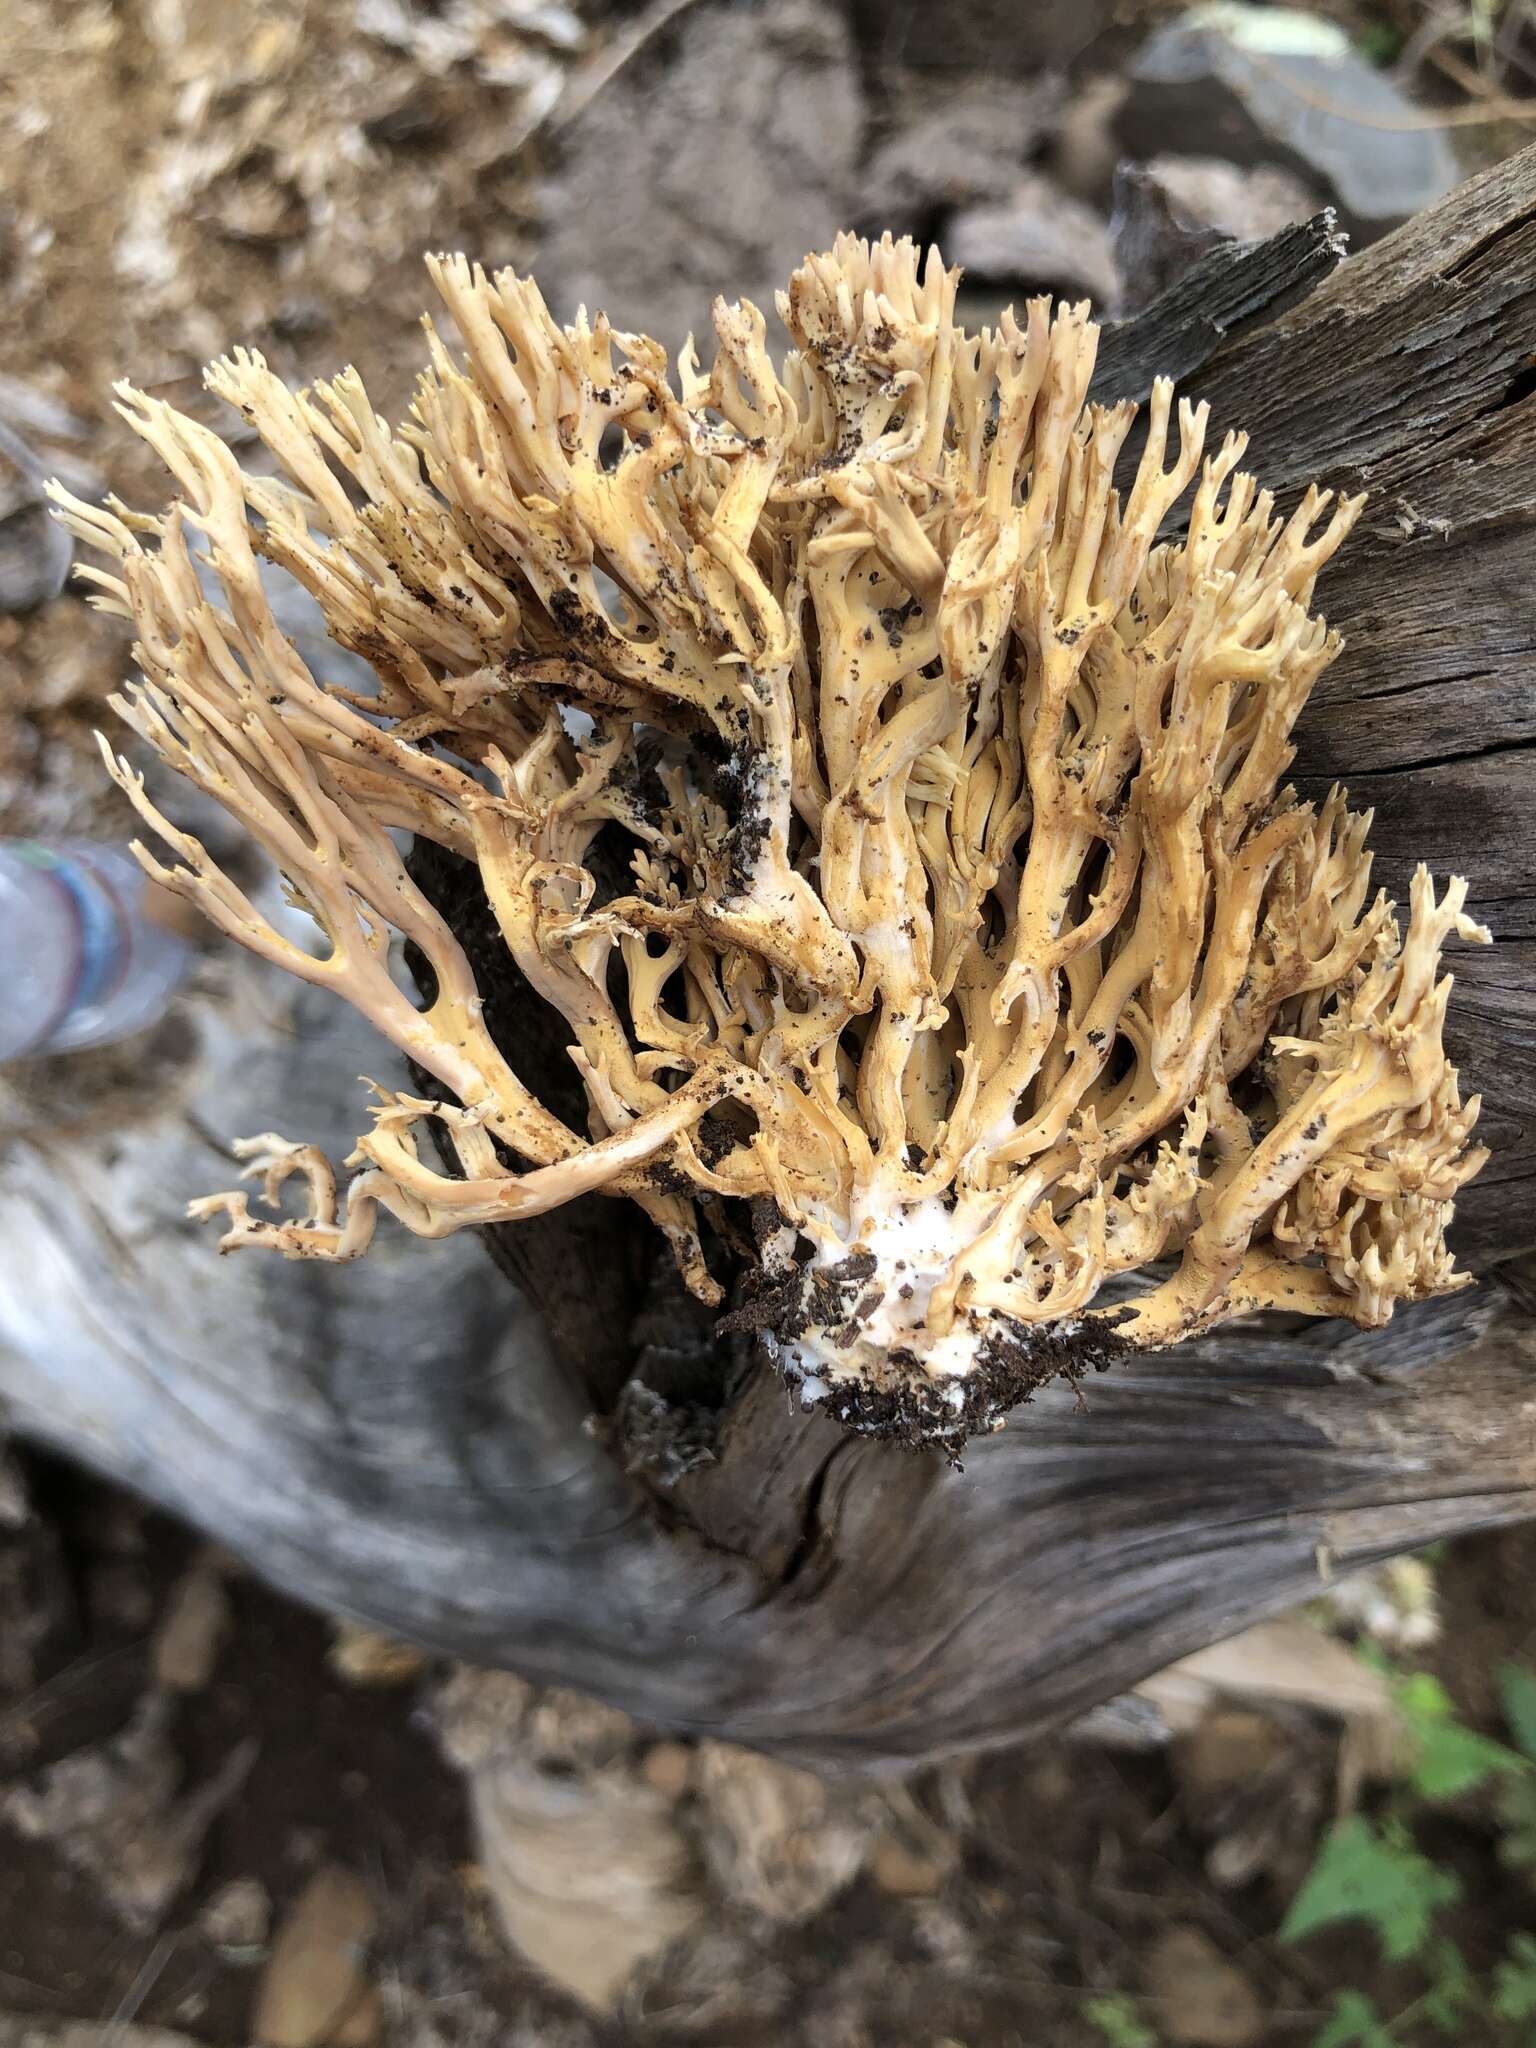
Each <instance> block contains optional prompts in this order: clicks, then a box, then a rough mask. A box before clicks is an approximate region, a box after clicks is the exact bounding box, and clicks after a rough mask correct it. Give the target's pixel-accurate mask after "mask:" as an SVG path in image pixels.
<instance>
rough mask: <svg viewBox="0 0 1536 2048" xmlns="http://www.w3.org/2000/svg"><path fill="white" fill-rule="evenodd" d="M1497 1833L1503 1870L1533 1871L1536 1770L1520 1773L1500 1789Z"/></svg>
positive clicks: (1535, 1838) (1534, 1867) (1534, 1860)
mask: <svg viewBox="0 0 1536 2048" xmlns="http://www.w3.org/2000/svg"><path fill="white" fill-rule="evenodd" d="M1499 1830H1500V1833H1499V1861H1500V1862H1501V1863H1502V1864H1503V1865H1504V1867H1505V1869H1506V1870H1532V1869H1536V1771H1522V1772H1521V1773H1520V1775H1519V1777H1518V1778H1506V1779H1505V1780H1504V1783H1503V1784H1502V1785H1501V1786H1500V1787H1499Z"/></svg>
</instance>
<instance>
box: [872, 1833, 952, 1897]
mask: <svg viewBox="0 0 1536 2048" xmlns="http://www.w3.org/2000/svg"><path fill="white" fill-rule="evenodd" d="M869 1874H870V1876H871V1877H872V1878H873V1879H874V1881H875V1883H876V1884H877V1885H879V1887H880V1889H881V1891H883V1892H889V1893H890V1894H891V1896H892V1898H896V1899H931V1898H933V1897H934V1895H935V1894H936V1893H937V1892H939V1891H940V1890H942V1889H943V1885H944V1879H945V1878H946V1876H947V1875H948V1868H947V1866H946V1865H945V1864H944V1863H942V1862H941V1861H940V1860H939V1858H938V1857H936V1856H925V1855H924V1854H923V1853H922V1852H921V1851H920V1850H916V1849H912V1848H910V1847H909V1846H908V1845H907V1844H906V1843H905V1842H904V1841H902V1839H901V1837H900V1836H899V1835H897V1834H887V1835H882V1836H881V1838H880V1840H879V1841H878V1842H877V1843H876V1844H875V1847H874V1853H873V1854H872V1855H871V1857H870V1859H869Z"/></svg>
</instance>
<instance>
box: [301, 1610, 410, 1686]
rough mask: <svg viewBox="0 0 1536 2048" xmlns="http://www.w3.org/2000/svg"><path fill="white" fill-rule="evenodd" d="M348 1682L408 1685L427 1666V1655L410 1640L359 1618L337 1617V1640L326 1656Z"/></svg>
mask: <svg viewBox="0 0 1536 2048" xmlns="http://www.w3.org/2000/svg"><path fill="white" fill-rule="evenodd" d="M325 1661H326V1662H327V1663H328V1664H329V1665H330V1667H331V1669H332V1670H333V1671H334V1672H335V1673H336V1676H337V1677H338V1678H344V1679H345V1680H346V1681H347V1683H348V1685H359V1686H369V1687H377V1688H379V1689H380V1690H383V1689H384V1688H385V1687H387V1686H391V1685H409V1684H410V1683H411V1681H412V1680H413V1679H416V1678H420V1676H421V1674H422V1673H423V1672H424V1671H425V1670H426V1668H427V1658H426V1656H425V1655H424V1654H423V1652H422V1651H420V1650H418V1649H416V1648H414V1647H413V1645H411V1644H410V1643H402V1642H401V1641H400V1640H399V1638H398V1637H396V1636H386V1635H383V1634H381V1633H380V1631H379V1630H378V1629H373V1628H365V1627H364V1626H363V1624H362V1623H361V1622H360V1621H339V1622H337V1624H336V1640H335V1642H333V1643H332V1645H331V1647H330V1651H329V1654H328V1655H327V1657H326V1660H325Z"/></svg>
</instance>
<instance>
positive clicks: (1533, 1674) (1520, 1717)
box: [1499, 1664, 1536, 1763]
mask: <svg viewBox="0 0 1536 2048" xmlns="http://www.w3.org/2000/svg"><path fill="white" fill-rule="evenodd" d="M1499 1698H1500V1699H1501V1700H1502V1701H1503V1703H1504V1718H1505V1720H1506V1721H1507V1722H1508V1723H1509V1732H1510V1734H1511V1735H1513V1737H1514V1738H1515V1746H1516V1748H1517V1749H1519V1751H1520V1752H1521V1754H1522V1755H1523V1756H1527V1757H1529V1758H1530V1759H1531V1761H1532V1763H1536V1671H1526V1670H1524V1669H1523V1668H1522V1667H1521V1666H1520V1665H1519V1664H1506V1665H1504V1666H1503V1668H1502V1669H1501V1670H1500V1672H1499Z"/></svg>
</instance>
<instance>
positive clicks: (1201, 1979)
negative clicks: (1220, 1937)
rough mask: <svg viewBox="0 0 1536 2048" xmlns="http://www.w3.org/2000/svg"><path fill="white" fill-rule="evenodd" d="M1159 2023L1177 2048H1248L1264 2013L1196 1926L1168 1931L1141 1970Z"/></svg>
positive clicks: (1246, 1985) (1243, 1981)
mask: <svg viewBox="0 0 1536 2048" xmlns="http://www.w3.org/2000/svg"><path fill="white" fill-rule="evenodd" d="M1142 1981H1143V1984H1144V1987H1145V1989H1146V1993H1147V1996H1148V1997H1149V1998H1150V1999H1152V2000H1153V2001H1154V2003H1155V2004H1156V2007H1157V2019H1158V2025H1159V2028H1160V2030H1161V2031H1162V2033H1164V2034H1165V2035H1166V2036H1167V2038H1168V2039H1169V2040H1170V2041H1173V2042H1177V2043H1178V2044H1179V2048H1253V2043H1254V2042H1256V2041H1259V2040H1261V2039H1262V2037H1263V2027H1264V2013H1263V2008H1262V2007H1261V2006H1260V2004H1259V2000H1258V1997H1257V1994H1256V1993H1255V1991H1254V1989H1253V1986H1252V1985H1251V1984H1250V1983H1249V1982H1248V1979H1247V1978H1246V1977H1245V1976H1244V1975H1243V1973H1242V1971H1241V1970H1239V1969H1237V1968H1236V1967H1235V1966H1234V1965H1233V1964H1231V1963H1229V1962H1228V1961H1227V1960H1226V1958H1225V1957H1224V1956H1223V1955H1222V1953H1221V1951H1220V1950H1219V1949H1218V1948H1217V1946H1216V1944H1215V1943H1214V1942H1213V1941H1212V1940H1211V1938H1210V1936H1209V1935H1207V1934H1204V1933H1202V1932H1201V1930H1200V1929H1199V1928H1198V1927H1170V1928H1168V1929H1167V1930H1166V1931H1165V1932H1164V1933H1163V1934H1162V1935H1160V1936H1159V1938H1158V1940H1157V1941H1156V1942H1155V1943H1154V1945H1153V1947H1152V1950H1151V1952H1150V1954H1149V1955H1148V1956H1147V1959H1146V1962H1145V1964H1144V1966H1143V1973H1142Z"/></svg>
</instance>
